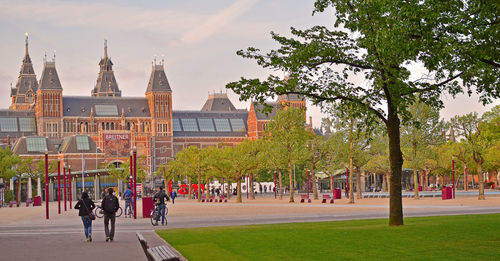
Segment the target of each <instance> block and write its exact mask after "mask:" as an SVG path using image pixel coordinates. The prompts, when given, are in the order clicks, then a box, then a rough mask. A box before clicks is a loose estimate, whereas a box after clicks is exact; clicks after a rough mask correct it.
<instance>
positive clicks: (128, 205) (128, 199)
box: [123, 185, 134, 217]
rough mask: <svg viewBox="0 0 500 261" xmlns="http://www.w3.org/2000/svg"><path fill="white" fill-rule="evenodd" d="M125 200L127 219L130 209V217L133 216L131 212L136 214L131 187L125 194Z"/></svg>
mask: <svg viewBox="0 0 500 261" xmlns="http://www.w3.org/2000/svg"><path fill="white" fill-rule="evenodd" d="M123 198H124V199H125V217H127V209H129V208H130V209H129V215H130V214H131V213H130V212H134V209H133V207H134V205H133V204H132V200H133V199H132V190H130V185H128V186H127V190H125V192H124V193H123Z"/></svg>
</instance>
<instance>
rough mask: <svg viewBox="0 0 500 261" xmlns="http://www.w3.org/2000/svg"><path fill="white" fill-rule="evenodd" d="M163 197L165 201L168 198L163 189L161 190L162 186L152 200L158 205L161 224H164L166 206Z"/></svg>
mask: <svg viewBox="0 0 500 261" xmlns="http://www.w3.org/2000/svg"><path fill="white" fill-rule="evenodd" d="M165 199H166V200H167V201H169V200H170V198H169V197H168V195H167V193H165V191H163V187H159V188H158V192H157V193H156V194H155V196H154V197H153V200H154V201H155V202H156V203H157V204H158V206H159V208H160V215H161V224H162V225H165V219H166V218H165V207H166V205H165Z"/></svg>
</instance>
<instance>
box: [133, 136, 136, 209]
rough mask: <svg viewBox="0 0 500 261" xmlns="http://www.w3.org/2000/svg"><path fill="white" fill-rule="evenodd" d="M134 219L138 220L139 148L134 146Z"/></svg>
mask: <svg viewBox="0 0 500 261" xmlns="http://www.w3.org/2000/svg"><path fill="white" fill-rule="evenodd" d="M133 184H134V190H133V191H134V219H137V148H136V147H135V146H134V182H133Z"/></svg>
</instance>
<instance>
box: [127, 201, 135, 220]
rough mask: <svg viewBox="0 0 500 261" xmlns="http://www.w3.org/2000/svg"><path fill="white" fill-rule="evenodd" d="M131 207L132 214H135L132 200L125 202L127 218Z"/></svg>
mask: <svg viewBox="0 0 500 261" xmlns="http://www.w3.org/2000/svg"><path fill="white" fill-rule="evenodd" d="M129 206H130V212H132V213H134V204H132V199H129V200H125V216H126V215H127V209H128V207H129Z"/></svg>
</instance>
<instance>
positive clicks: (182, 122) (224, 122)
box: [173, 118, 246, 132]
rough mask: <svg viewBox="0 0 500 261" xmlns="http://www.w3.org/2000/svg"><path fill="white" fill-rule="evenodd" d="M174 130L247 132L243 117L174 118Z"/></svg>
mask: <svg viewBox="0 0 500 261" xmlns="http://www.w3.org/2000/svg"><path fill="white" fill-rule="evenodd" d="M173 129H174V131H187V132H198V131H202V132H215V131H217V132H245V131H246V128H245V123H244V122H243V119H240V118H238V119H225V118H224V119H220V118H197V119H196V118H180V119H173Z"/></svg>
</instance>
